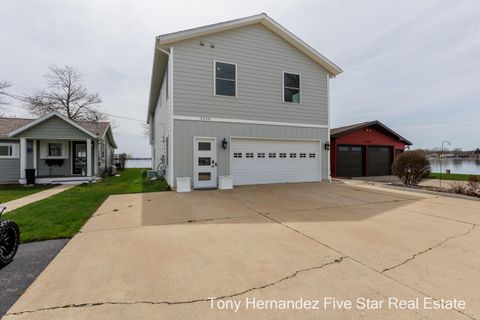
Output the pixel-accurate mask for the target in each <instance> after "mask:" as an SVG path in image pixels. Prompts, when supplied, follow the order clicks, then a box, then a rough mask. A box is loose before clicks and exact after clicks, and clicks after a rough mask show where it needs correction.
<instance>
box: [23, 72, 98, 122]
mask: <svg viewBox="0 0 480 320" xmlns="http://www.w3.org/2000/svg"><path fill="white" fill-rule="evenodd" d="M49 69H50V71H49V72H48V73H47V74H46V75H45V79H46V80H47V88H45V89H43V90H37V91H35V92H34V93H33V94H32V95H27V96H24V97H22V99H21V100H23V102H24V103H25V104H26V107H27V108H28V109H29V110H30V111H31V112H32V113H33V114H35V115H37V116H42V115H45V114H47V113H50V112H52V111H57V112H59V113H61V114H63V115H65V116H66V117H68V118H69V119H72V120H97V119H105V118H107V116H106V115H105V113H104V112H103V111H102V110H101V109H100V106H99V104H100V103H101V102H102V99H101V98H100V96H99V95H98V94H97V93H90V92H89V91H88V90H87V89H86V87H85V85H84V83H83V77H82V75H81V74H80V73H78V71H77V70H76V69H75V68H73V67H71V66H67V65H66V66H63V67H55V66H53V67H50V68H49Z"/></svg>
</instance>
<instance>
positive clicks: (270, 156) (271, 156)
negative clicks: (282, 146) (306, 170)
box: [268, 153, 277, 158]
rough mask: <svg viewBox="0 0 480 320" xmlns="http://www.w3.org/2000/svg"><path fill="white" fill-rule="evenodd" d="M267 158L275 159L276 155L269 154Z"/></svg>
mask: <svg viewBox="0 0 480 320" xmlns="http://www.w3.org/2000/svg"><path fill="white" fill-rule="evenodd" d="M268 157H269V158H276V157H277V154H276V153H269V154H268Z"/></svg>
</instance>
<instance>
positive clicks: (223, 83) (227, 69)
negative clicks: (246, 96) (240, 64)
mask: <svg viewBox="0 0 480 320" xmlns="http://www.w3.org/2000/svg"><path fill="white" fill-rule="evenodd" d="M215 95H216V96H228V97H236V96H237V65H236V64H233V63H226V62H219V61H215Z"/></svg>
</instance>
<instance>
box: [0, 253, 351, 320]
mask: <svg viewBox="0 0 480 320" xmlns="http://www.w3.org/2000/svg"><path fill="white" fill-rule="evenodd" d="M346 258H347V257H340V258H336V259H335V260H332V261H329V262H325V263H323V264H321V265H319V266H314V267H308V268H304V269H299V270H296V271H295V272H293V273H291V274H289V275H287V276H285V277H283V278H280V279H279V280H276V281H273V282H270V283H267V284H264V285H261V286H257V287H252V288H249V289H246V290H243V291H240V292H237V293H232V294H228V295H223V296H218V297H208V298H199V299H192V300H180V301H147V300H139V301H132V302H120V301H104V302H88V303H79V304H74V303H72V304H66V305H62V306H54V307H46V308H39V309H35V310H24V311H19V312H8V313H6V314H5V315H6V316H17V315H22V314H27V313H35V312H40V311H52V310H58V309H70V308H88V307H97V306H103V305H136V304H150V305H162V304H163V305H181V304H192V303H198V302H210V301H212V300H223V299H229V298H234V297H237V296H241V295H244V294H246V293H249V292H252V291H257V290H262V289H265V288H268V287H272V286H275V285H277V284H279V283H281V282H283V281H287V280H290V279H293V278H295V277H296V276H297V275H299V274H301V273H305V272H309V271H313V270H320V269H323V268H325V267H327V266H330V265H334V264H338V263H341V262H342V261H343V260H344V259H346Z"/></svg>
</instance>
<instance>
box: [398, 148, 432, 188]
mask: <svg viewBox="0 0 480 320" xmlns="http://www.w3.org/2000/svg"><path fill="white" fill-rule="evenodd" d="M392 172H393V174H394V175H396V176H398V177H399V178H400V180H402V182H403V183H404V184H405V185H407V186H416V185H418V184H419V183H420V182H421V181H422V180H423V179H425V178H426V177H427V176H428V175H429V174H430V172H431V166H430V161H428V159H427V157H426V156H425V153H424V152H422V151H418V150H415V151H407V152H405V153H403V154H401V155H399V156H398V157H397V158H396V159H395V161H393V164H392Z"/></svg>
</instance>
